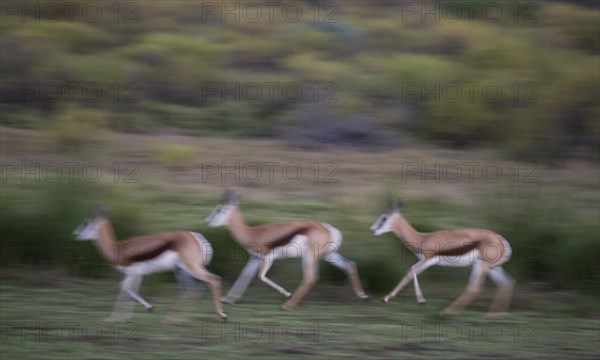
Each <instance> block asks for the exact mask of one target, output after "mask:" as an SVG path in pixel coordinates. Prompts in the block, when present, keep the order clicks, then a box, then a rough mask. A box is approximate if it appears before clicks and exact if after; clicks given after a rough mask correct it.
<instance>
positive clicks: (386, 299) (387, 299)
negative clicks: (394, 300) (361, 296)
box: [381, 296, 390, 304]
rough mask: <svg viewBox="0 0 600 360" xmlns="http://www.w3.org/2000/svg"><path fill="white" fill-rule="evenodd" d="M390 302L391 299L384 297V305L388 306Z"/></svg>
mask: <svg viewBox="0 0 600 360" xmlns="http://www.w3.org/2000/svg"><path fill="white" fill-rule="evenodd" d="M389 301H390V299H389V298H388V297H387V296H386V297H384V298H383V299H381V302H384V303H386V304H387V303H388V302H389Z"/></svg>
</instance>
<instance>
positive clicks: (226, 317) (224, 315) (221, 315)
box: [217, 311, 229, 321]
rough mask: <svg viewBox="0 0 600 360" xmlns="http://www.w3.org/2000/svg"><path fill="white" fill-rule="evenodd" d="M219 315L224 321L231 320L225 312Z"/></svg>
mask: <svg viewBox="0 0 600 360" xmlns="http://www.w3.org/2000/svg"><path fill="white" fill-rule="evenodd" d="M217 315H219V317H220V318H221V320H223V321H227V319H228V318H229V316H227V314H225V313H224V312H223V311H220V312H218V313H217Z"/></svg>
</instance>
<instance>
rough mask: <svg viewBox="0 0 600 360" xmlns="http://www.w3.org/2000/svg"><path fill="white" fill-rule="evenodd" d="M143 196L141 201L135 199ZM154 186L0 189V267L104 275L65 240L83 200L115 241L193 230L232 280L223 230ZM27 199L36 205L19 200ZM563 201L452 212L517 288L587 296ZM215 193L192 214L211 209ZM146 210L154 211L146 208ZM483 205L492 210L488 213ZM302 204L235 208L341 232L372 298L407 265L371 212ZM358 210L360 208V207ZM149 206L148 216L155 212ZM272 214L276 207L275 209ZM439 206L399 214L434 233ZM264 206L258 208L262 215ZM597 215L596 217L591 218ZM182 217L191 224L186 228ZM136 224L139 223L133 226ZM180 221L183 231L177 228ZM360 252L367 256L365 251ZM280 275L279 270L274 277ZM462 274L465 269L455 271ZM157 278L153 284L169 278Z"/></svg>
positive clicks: (327, 272) (501, 196)
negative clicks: (99, 208) (487, 240)
mask: <svg viewBox="0 0 600 360" xmlns="http://www.w3.org/2000/svg"><path fill="white" fill-rule="evenodd" d="M140 194H143V195H144V198H145V203H146V205H145V204H144V202H140V201H139V200H137V198H136V196H140ZM168 194H169V192H168V190H166V189H163V190H162V191H160V192H152V193H149V192H148V190H142V189H140V188H137V187H136V186H134V185H128V186H123V185H121V184H119V185H115V184H110V183H105V184H90V183H86V182H85V181H76V182H66V181H62V182H57V183H48V182H45V183H42V184H38V185H35V186H34V187H32V186H28V185H27V184H21V185H19V186H15V185H14V184H13V185H9V186H4V187H3V191H2V193H1V196H0V210H1V211H0V225H1V229H2V231H1V237H2V261H0V266H2V267H4V268H11V267H17V268H19V267H20V266H25V269H27V268H33V269H44V270H47V269H53V268H54V269H63V270H65V271H67V273H69V274H73V275H84V276H92V277H104V276H107V275H110V274H114V270H112V269H111V268H110V266H109V265H108V264H107V263H106V261H105V260H104V259H103V258H102V257H101V256H100V255H99V254H98V253H97V251H96V248H95V247H94V246H93V244H91V243H88V242H79V241H75V240H73V238H72V236H71V231H72V230H74V229H75V227H76V226H78V225H79V224H80V223H81V221H82V220H83V219H84V217H85V214H87V213H88V212H89V210H90V208H91V207H92V206H93V205H94V204H93V203H92V201H102V202H103V203H105V204H107V205H108V206H109V207H110V208H111V215H110V218H111V220H112V221H113V225H114V227H115V232H116V236H117V238H118V239H125V238H127V237H128V236H133V235H141V234H146V233H148V232H149V231H148V230H147V229H148V224H159V226H158V228H160V229H162V230H164V231H166V230H170V229H174V228H176V227H177V226H182V227H183V228H185V229H187V230H190V231H197V232H200V233H202V234H203V235H204V236H205V237H206V238H207V239H208V240H209V241H210V242H211V243H212V246H213V250H214V255H213V260H212V262H211V264H210V266H209V269H211V271H214V272H215V273H217V274H219V275H221V276H222V277H223V278H224V281H225V282H232V281H233V280H235V278H236V277H237V276H238V275H239V271H240V270H241V268H242V267H243V265H244V264H245V262H246V261H247V259H248V254H247V252H246V251H245V250H244V249H243V248H241V247H240V246H239V245H238V244H237V243H236V242H235V241H234V239H233V238H232V237H231V236H230V234H229V233H228V232H227V231H226V230H225V229H223V228H216V229H213V228H207V227H205V226H202V219H203V217H204V216H206V215H207V214H208V212H207V211H204V212H206V213H203V212H202V211H200V210H199V209H200V204H196V202H197V200H195V199H194V198H192V199H190V198H187V197H182V196H179V197H178V196H176V195H173V196H169V195H168ZM24 196H25V198H27V199H31V198H35V199H36V201H35V202H34V201H29V200H27V201H23V199H24ZM561 196H562V197H563V198H568V194H561V195H560V196H558V195H556V194H549V193H547V192H546V191H545V190H536V189H535V187H533V186H532V187H531V188H526V189H520V190H515V189H510V188H508V189H503V190H497V191H492V192H487V193H484V194H481V195H479V197H478V201H477V205H473V206H462V207H456V206H454V209H453V211H452V213H453V216H455V217H457V218H464V219H467V218H472V214H474V213H478V214H480V215H481V219H480V222H479V223H477V225H478V226H476V227H484V228H489V229H492V230H495V231H498V232H499V233H501V234H502V235H503V236H504V237H505V238H506V239H507V240H508V241H509V242H510V244H511V246H512V250H513V254H512V258H511V260H510V261H509V262H508V263H507V264H506V265H505V269H507V271H508V272H509V273H510V274H511V275H512V276H514V277H515V278H516V279H518V281H519V282H525V283H527V282H532V281H533V282H543V283H545V284H548V285H550V286H552V288H553V289H571V290H581V291H583V292H588V293H597V291H598V289H599V288H598V286H599V284H600V264H599V263H598V258H597V255H598V252H599V251H600V245H599V243H598V238H599V237H600V224H598V222H597V221H595V220H597V219H594V218H593V217H594V216H595V215H590V216H587V217H585V216H584V217H581V216H579V217H578V216H575V212H574V210H571V209H569V208H565V207H563V206H561V202H562V201H564V199H563V200H561V199H560V197H561ZM219 201H220V194H219V195H218V196H216V197H214V198H212V201H211V202H209V203H206V202H204V203H203V204H201V206H202V208H206V207H209V208H210V206H211V204H213V203H214V204H215V205H216V204H218V202H219ZM147 204H155V205H153V206H148V205H147ZM490 204H494V205H493V206H490ZM316 206H317V205H316V204H314V203H306V202H302V201H296V202H286V203H283V204H279V205H278V204H273V203H269V202H265V203H260V202H259V203H256V202H244V203H243V204H242V211H243V212H244V214H245V215H246V217H247V221H248V223H249V224H250V225H258V224H262V223H265V222H269V221H272V220H270V219H269V218H267V219H265V218H264V217H263V216H257V215H255V214H257V213H263V212H266V213H268V214H271V215H270V216H274V214H279V213H280V212H285V214H286V218H290V219H293V218H316V215H315V214H316V213H318V212H319V210H320V211H325V212H326V213H327V214H328V215H326V216H324V217H323V218H321V220H322V221H327V222H329V223H331V224H333V225H334V226H336V227H337V228H339V229H340V230H341V231H342V232H343V235H344V242H343V246H342V247H341V253H342V254H343V255H344V256H346V257H348V258H349V259H352V260H353V261H355V262H356V263H357V264H358V267H359V273H360V275H361V278H362V279H363V282H364V285H365V288H366V289H367V290H368V291H369V292H372V293H384V292H387V291H389V290H390V289H391V288H393V287H394V286H395V285H396V283H397V282H398V281H399V279H400V278H401V277H402V275H403V273H404V272H405V271H407V270H408V268H409V267H410V266H411V265H412V264H414V263H415V262H416V261H417V259H416V257H415V256H414V254H413V253H412V252H411V251H410V250H408V249H407V248H406V247H405V246H404V245H403V244H402V243H401V241H400V240H398V239H397V238H396V237H395V236H394V235H393V234H387V235H384V236H381V237H373V236H371V235H370V234H369V232H368V228H369V226H370V225H371V224H372V222H373V221H374V220H375V218H376V216H377V214H372V216H359V215H357V214H356V213H354V212H352V211H351V210H348V209H345V208H347V207H348V204H346V205H344V206H339V204H335V203H330V204H326V205H323V204H319V205H318V207H316ZM362 206H363V207H364V206H365V205H364V204H362ZM155 207H157V209H155ZM279 207H281V210H279ZM448 208H449V205H448V204H446V203H442V202H439V201H437V202H436V201H433V200H430V199H422V200H418V199H417V200H414V201H412V202H411V203H410V204H409V205H407V206H406V209H405V211H404V214H405V216H406V217H407V219H408V220H409V221H410V222H412V223H413V225H414V227H415V228H416V229H417V230H418V231H422V232H429V231H435V230H442V229H443V228H440V226H436V225H434V224H435V223H436V222H437V223H439V220H440V217H442V216H444V215H447V214H448ZM265 209H266V210H265ZM596 215H597V214H596ZM186 218H189V219H193V221H192V224H191V225H190V222H189V221H188V220H184V219H186ZM143 224H145V225H143ZM178 224H185V225H178ZM367 248H368V251H366V249H367ZM300 268H301V266H300V263H299V260H298V259H294V260H286V261H280V262H277V263H276V264H275V265H274V270H273V274H275V275H273V276H274V277H275V278H276V279H278V281H280V282H281V284H282V285H283V286H287V287H289V288H293V287H295V286H296V284H297V282H298V279H299V278H300V277H301V270H300ZM281 269H285V271H281ZM460 271H463V272H465V276H466V274H467V273H468V271H469V269H463V270H459V272H460ZM320 273H321V281H322V282H323V283H325V284H327V283H330V284H338V285H339V284H344V283H345V282H347V279H346V276H345V274H344V273H343V272H341V271H340V270H339V269H337V268H335V267H333V266H331V265H329V264H327V263H325V262H321V264H320ZM455 276H456V272H452V271H448V270H447V269H442V268H439V267H434V268H432V269H430V270H428V272H427V277H428V278H430V279H436V281H442V282H448V281H450V282H453V279H454V278H455ZM171 278H172V276H171V275H170V274H163V275H161V276H159V277H158V280H161V279H171Z"/></svg>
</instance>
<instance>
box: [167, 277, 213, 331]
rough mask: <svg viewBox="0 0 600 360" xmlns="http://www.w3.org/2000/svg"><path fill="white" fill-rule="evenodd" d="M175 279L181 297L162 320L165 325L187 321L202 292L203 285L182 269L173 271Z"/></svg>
mask: <svg viewBox="0 0 600 360" xmlns="http://www.w3.org/2000/svg"><path fill="white" fill-rule="evenodd" d="M175 278H176V279H177V282H178V283H179V285H180V287H181V295H180V296H179V298H178V299H177V302H176V303H175V306H174V307H173V308H172V309H171V310H170V311H169V313H168V314H167V316H166V317H165V319H164V322H167V323H182V322H184V321H186V320H187V315H188V314H189V313H190V309H191V308H192V305H193V304H194V303H195V302H196V301H197V300H198V298H199V297H200V296H201V295H202V293H203V291H204V287H205V286H204V284H203V283H199V282H197V281H196V279H195V278H194V277H193V276H191V275H190V274H189V273H188V272H186V271H185V270H183V269H177V270H176V271H175Z"/></svg>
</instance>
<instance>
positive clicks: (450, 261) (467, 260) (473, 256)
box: [438, 250, 479, 267]
mask: <svg viewBox="0 0 600 360" xmlns="http://www.w3.org/2000/svg"><path fill="white" fill-rule="evenodd" d="M478 258H479V250H471V251H469V252H468V253H466V254H464V255H457V256H440V259H439V261H438V265H440V266H456V267H463V266H469V265H471V264H473V262H474V261H475V260H477V259H478Z"/></svg>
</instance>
